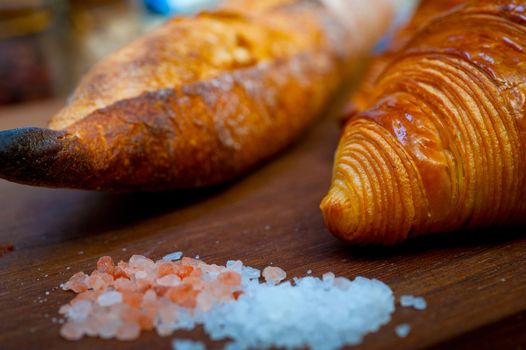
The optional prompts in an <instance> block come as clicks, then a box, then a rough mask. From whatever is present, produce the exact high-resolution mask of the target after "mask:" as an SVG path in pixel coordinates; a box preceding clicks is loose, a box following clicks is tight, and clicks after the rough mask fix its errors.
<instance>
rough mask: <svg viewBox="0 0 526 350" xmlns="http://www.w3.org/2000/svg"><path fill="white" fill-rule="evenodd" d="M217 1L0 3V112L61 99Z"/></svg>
mask: <svg viewBox="0 0 526 350" xmlns="http://www.w3.org/2000/svg"><path fill="white" fill-rule="evenodd" d="M218 1H219V0H0V106H6V105H13V104H19V103H22V102H26V101H32V100H39V99H45V98H50V97H61V98H63V97H65V96H67V95H68V94H69V93H70V92H71V91H72V89H73V88H74V87H75V85H76V83H77V82H78V80H79V79H80V78H81V76H82V75H83V74H84V73H85V72H86V71H87V70H88V69H89V68H90V67H91V66H92V65H93V64H94V63H95V62H96V61H98V60H99V59H100V58H102V57H103V56H105V55H107V54H108V53H110V52H112V51H115V50H116V49H118V48H119V47H122V46H123V45H125V44H126V43H128V42H129V41H131V40H133V39H135V38H136V37H138V36H139V35H141V34H142V33H145V32H147V31H149V30H152V29H153V28H155V27H156V26H158V25H159V24H161V23H162V22H164V21H165V20H166V19H167V18H168V17H170V16H173V15H177V14H186V13H193V12H195V11H197V10H199V9H201V8H207V7H213V6H215V5H217V2H218ZM255 1H256V0H255Z"/></svg>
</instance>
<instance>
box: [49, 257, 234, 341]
mask: <svg viewBox="0 0 526 350" xmlns="http://www.w3.org/2000/svg"><path fill="white" fill-rule="evenodd" d="M242 268H243V264H242V263H241V262H240V261H232V262H228V263H227V266H226V267H225V266H218V265H208V264H206V263H204V262H202V261H199V260H196V259H192V258H188V257H184V258H183V259H181V260H178V261H166V260H164V261H163V260H159V261H157V262H154V261H153V260H151V259H148V258H146V257H144V256H141V255H134V256H132V257H131V258H130V260H129V262H124V261H120V262H119V263H118V264H117V265H115V264H114V262H113V260H112V259H111V257H101V258H100V259H99V260H98V262H97V268H96V270H94V271H93V272H92V273H91V274H90V275H86V274H84V273H82V272H79V273H77V274H75V275H73V276H72V277H71V279H70V280H69V281H68V282H66V283H65V284H64V285H63V289H64V290H72V291H73V292H75V293H78V294H77V296H76V297H75V298H74V299H73V300H72V301H71V302H70V304H68V305H64V306H62V307H61V308H60V311H59V312H60V313H61V314H63V315H65V317H66V318H67V322H66V323H65V324H64V325H63V327H62V330H61V335H62V336H63V337H64V338H66V339H70V340H77V339H80V338H82V337H83V336H84V335H88V336H98V337H101V338H105V339H108V338H117V339H120V340H132V339H136V338H137V337H138V336H139V335H140V332H141V330H151V329H153V328H156V330H157V332H158V333H159V334H161V335H169V334H171V333H172V332H173V323H174V322H176V321H177V314H178V312H179V311H178V310H180V309H181V308H183V309H187V310H189V311H192V310H194V309H195V308H199V309H200V310H210V309H211V308H212V307H213V305H215V304H218V303H223V302H227V301H232V300H235V299H237V298H238V297H239V296H240V295H241V294H242V293H243V291H242V290H241V276H240V272H241V269H242Z"/></svg>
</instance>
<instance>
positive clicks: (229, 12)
mask: <svg viewBox="0 0 526 350" xmlns="http://www.w3.org/2000/svg"><path fill="white" fill-rule="evenodd" d="M366 4H367V6H368V8H365V5H366ZM394 10H395V6H394V3H393V2H392V1H391V0H368V1H366V0H353V1H345V0H343V1H342V0H336V1H334V0H330V1H329V0H324V1H316V2H314V1H302V0H263V1H257V2H256V1H252V0H232V1H230V2H226V4H225V5H223V6H222V7H220V8H218V9H217V10H214V11H212V12H203V13H201V14H199V15H196V16H194V17H187V18H174V19H172V20H170V21H169V22H168V23H167V24H165V25H164V26H162V27H161V28H159V29H157V30H155V31H154V32H152V33H150V34H148V35H146V36H145V37H143V38H141V39H139V40H138V41H136V42H134V43H132V44H130V45H128V46H126V47H124V48H123V49H121V50H120V51H118V52H116V53H114V54H113V55H110V56H109V57H107V58H106V59H104V60H103V61H102V62H100V63H99V64H97V65H96V66H95V67H94V68H93V69H92V70H91V71H90V72H89V73H88V74H87V75H86V76H85V77H84V78H83V79H82V81H81V82H80V85H79V86H78V88H77V89H76V91H75V92H74V94H73V95H72V97H71V99H70V100H69V101H68V103H67V105H66V106H65V108H64V109H63V110H62V111H60V112H59V113H58V114H57V115H56V116H55V117H54V118H53V119H52V120H51V122H50V124H49V129H39V128H23V129H16V130H8V131H3V132H0V177H3V178H5V179H7V180H11V181H14V182H20V183H25V184H31V185H42V186H49V187H69V188H80V189H90V190H102V191H118V192H123V191H154V190H166V189H176V188H188V187H196V186H208V185H214V184H217V183H221V182H224V181H227V180H230V179H232V178H235V177H236V176H239V175H241V174H243V173H244V172H246V171H248V170H250V169H251V168H253V167H254V166H256V165H258V164H259V163H260V162H261V161H263V160H265V159H267V158H269V157H271V156H272V155H274V154H276V153H277V152H278V151H280V150H282V149H283V148H284V147H285V146H287V145H288V144H290V143H291V142H292V141H294V140H295V139H296V138H297V136H298V135H299V134H300V133H301V132H302V131H303V130H304V129H305V128H306V127H307V126H308V125H309V124H310V123H311V122H312V121H313V119H314V118H315V116H316V115H317V114H319V113H320V111H321V109H322V108H323V106H324V105H325V104H326V103H327V102H328V100H329V99H330V97H331V94H332V93H333V92H334V91H335V90H336V89H337V88H338V87H339V86H340V85H341V84H342V83H343V82H344V79H345V77H346V76H347V74H348V73H349V72H350V70H351V67H352V66H353V63H355V62H356V60H357V59H358V58H360V57H361V56H362V55H364V54H366V53H367V52H368V50H369V49H370V48H371V46H372V45H373V44H374V43H375V41H376V39H378V38H379V37H380V36H381V35H382V33H383V31H384V29H385V28H384V27H385V26H386V23H389V20H390V18H391V17H392V16H393V13H394Z"/></svg>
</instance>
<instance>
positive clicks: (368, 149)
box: [321, 0, 526, 244]
mask: <svg viewBox="0 0 526 350" xmlns="http://www.w3.org/2000/svg"><path fill="white" fill-rule="evenodd" d="M431 1H432V2H434V0H431ZM458 2H459V1H452V0H443V1H437V3H441V4H445V5H446V7H449V6H447V5H456V4H455V3H458ZM460 2H461V4H460V5H458V6H456V7H454V8H453V9H452V10H450V11H448V12H446V13H442V14H440V15H439V16H438V17H435V16H431V17H433V19H432V20H430V21H429V22H428V23H427V24H426V25H425V26H424V27H423V28H421V29H420V30H418V31H417V33H416V34H413V36H411V37H410V39H407V38H406V37H405V36H404V35H402V39H401V40H402V41H404V42H405V44H404V45H403V47H402V48H400V49H399V50H398V52H397V53H396V54H394V55H391V56H390V57H388V59H387V62H385V63H382V62H380V63H379V64H383V65H384V69H383V70H382V71H381V72H380V73H378V72H372V73H371V74H373V75H375V77H373V79H368V80H367V81H373V84H372V85H371V87H366V88H367V89H368V91H367V94H362V95H361V96H360V101H359V102H358V103H357V105H358V106H360V107H359V108H361V107H366V109H365V110H362V111H359V112H358V113H356V114H354V115H353V116H351V117H350V118H349V120H348V121H347V124H346V126H345V129H344V131H343V135H342V138H341V140H340V145H339V147H338V150H337V152H336V160H335V165H334V174H333V182H332V186H331V188H330V190H329V193H328V195H327V196H326V197H325V199H324V200H323V202H322V204H321V209H322V212H323V214H324V217H325V221H326V223H327V226H328V227H329V229H330V230H331V231H332V232H333V233H334V234H335V235H336V236H338V237H340V238H342V239H343V240H346V241H348V242H352V243H375V244H392V243H396V242H400V241H403V240H405V239H406V238H408V237H415V236H418V235H423V234H428V233H434V232H445V231H452V230H458V229H461V228H473V227H482V226H487V225H493V224H510V223H524V222H525V220H526V200H525V199H526V122H525V120H526V118H525V115H526V113H525V112H526V98H525V96H526V65H525V64H524V62H526V22H525V21H524V18H526V6H525V5H526V2H524V1H513V0H493V1H489V0H477V1H474V0H473V1H468V0H464V1H460ZM437 3H434V4H436V5H438V4H437ZM429 5H433V4H432V3H431V2H429V3H427V5H426V6H429ZM424 9H428V7H424ZM421 16H422V14H420V15H417V17H416V19H415V22H416V23H413V24H412V25H411V26H413V27H415V26H419V21H420V20H421V19H422V17H421ZM423 16H424V17H425V16H427V14H424V15H423ZM389 55H390V54H389ZM366 95H367V96H366ZM362 104H363V105H362Z"/></svg>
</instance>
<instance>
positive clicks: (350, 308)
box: [200, 277, 394, 350]
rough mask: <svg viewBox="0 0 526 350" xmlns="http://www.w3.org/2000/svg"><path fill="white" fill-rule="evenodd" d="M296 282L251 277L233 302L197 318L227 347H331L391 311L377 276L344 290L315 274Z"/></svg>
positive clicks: (352, 340)
mask: <svg viewBox="0 0 526 350" xmlns="http://www.w3.org/2000/svg"><path fill="white" fill-rule="evenodd" d="M339 278H343V277H339ZM295 281H296V283H295V285H292V284H291V283H290V282H285V283H281V284H278V285H273V284H265V283H263V284H261V283H259V281H252V282H251V283H250V284H249V285H248V286H247V288H246V289H245V291H244V293H243V294H242V295H241V296H240V297H239V298H238V299H237V301H235V302H231V303H225V304H221V305H218V306H216V307H214V308H213V309H212V310H210V311H209V312H208V313H206V315H203V316H204V317H202V320H201V321H200V322H201V323H203V325H204V329H205V331H206V332H207V333H208V334H209V335H210V337H211V338H212V339H214V340H218V339H226V338H230V339H232V341H233V342H232V343H230V344H228V345H227V346H226V349H252V348H254V349H260V348H269V347H276V348H286V349H292V348H302V347H309V348H311V349H313V350H322V349H323V350H332V349H339V348H341V347H342V346H344V345H355V344H359V343H360V342H361V341H362V338H363V336H365V335H366V334H367V333H370V332H374V331H377V330H378V329H379V328H380V326H382V325H383V324H386V323H387V322H389V320H390V318H391V313H392V312H393V311H394V297H393V293H392V291H391V289H390V288H389V287H388V286H387V285H385V284H384V283H382V282H380V281H377V280H369V279H366V278H361V277H358V278H356V279H355V280H354V281H349V285H348V287H349V288H345V289H342V288H336V287H335V288H328V287H327V282H326V281H323V280H321V279H319V278H314V277H304V278H297V279H295Z"/></svg>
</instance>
